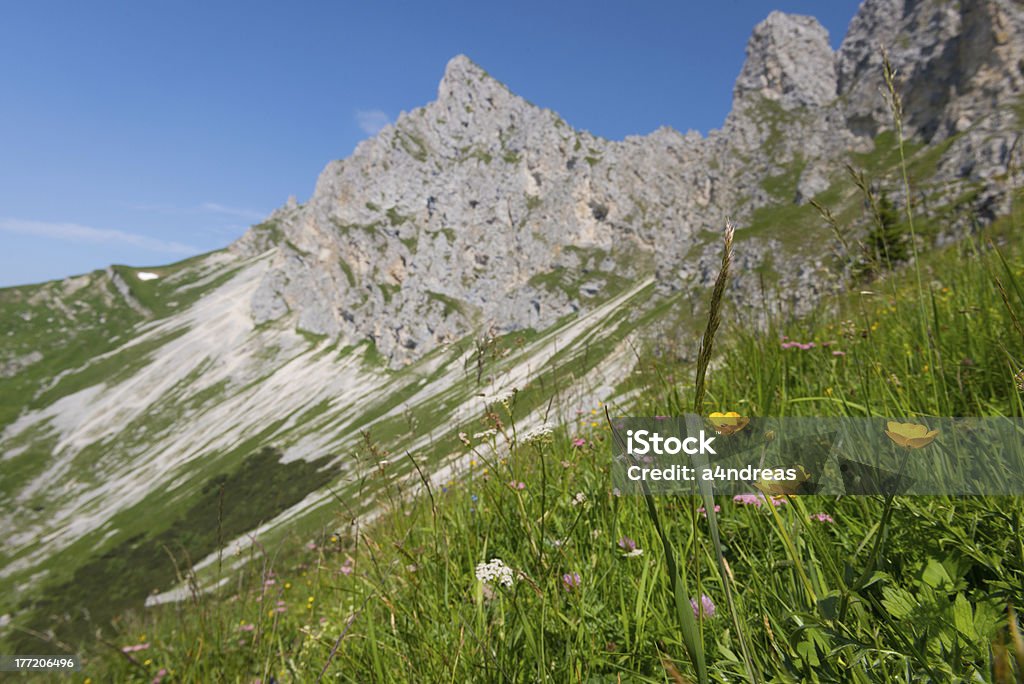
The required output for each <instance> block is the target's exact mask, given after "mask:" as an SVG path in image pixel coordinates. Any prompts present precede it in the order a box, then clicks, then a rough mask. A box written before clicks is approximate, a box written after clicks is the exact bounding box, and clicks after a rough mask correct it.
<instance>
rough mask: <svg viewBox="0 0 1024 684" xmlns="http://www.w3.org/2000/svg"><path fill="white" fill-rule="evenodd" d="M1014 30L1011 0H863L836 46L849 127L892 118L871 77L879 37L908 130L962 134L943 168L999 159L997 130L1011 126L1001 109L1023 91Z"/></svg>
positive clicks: (1020, 18)
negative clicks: (840, 41) (896, 88)
mask: <svg viewBox="0 0 1024 684" xmlns="http://www.w3.org/2000/svg"><path fill="white" fill-rule="evenodd" d="M1022 35H1024V3H1021V2H1020V0H962V1H960V2H951V1H948V0H917V1H913V2H911V1H909V0H866V1H865V2H864V4H863V5H862V7H861V9H860V11H859V12H858V14H857V16H856V17H855V18H854V19H853V21H852V22H851V24H850V30H849V33H848V34H847V36H846V38H845V40H844V41H843V44H842V46H841V47H840V50H839V52H838V55H837V68H838V74H839V88H840V90H841V91H842V92H843V94H844V98H845V109H846V115H847V119H848V122H849V127H850V129H851V130H852V131H854V132H855V133H857V134H860V135H869V136H870V135H874V134H875V133H877V132H878V131H879V130H882V129H885V128H891V127H892V114H891V112H890V109H889V105H888V104H887V102H886V97H885V96H884V95H883V93H882V92H881V88H880V84H879V83H878V77H877V75H878V74H879V73H880V72H881V69H882V56H881V54H880V50H879V46H885V47H886V50H887V51H888V53H889V58H890V61H891V63H892V65H893V67H894V68H895V70H896V76H897V78H896V80H897V85H898V89H899V91H900V95H901V99H902V102H903V109H904V118H905V121H904V124H905V126H906V127H907V131H908V135H913V136H917V137H919V138H920V139H922V140H924V141H926V142H938V141H942V140H944V139H946V138H948V137H950V136H953V135H957V134H965V135H963V136H962V138H963V139H962V140H960V141H958V143H957V145H956V147H957V148H958V150H959V151H957V150H954V154H953V155H951V157H952V158H953V159H954V161H953V162H952V163H950V168H949V169H948V171H949V172H950V173H954V174H958V175H961V176H963V175H968V174H971V173H972V172H974V170H975V166H980V167H983V168H987V169H989V170H991V169H993V168H995V167H998V166H1005V164H1006V161H1007V155H1008V153H1009V147H1010V145H1011V144H1012V140H1009V139H1008V136H1007V135H1005V132H1006V131H1008V130H1013V129H1015V128H1018V129H1019V123H1017V122H1015V121H1014V120H1013V113H1012V111H1011V109H1012V106H1013V104H1014V103H1015V101H1016V100H1017V99H1018V98H1019V97H1020V94H1021V92H1022V90H1024V41H1022V40H1021V39H1020V36H1022ZM982 119H984V121H982ZM979 124H980V125H979ZM957 164H959V165H960V166H961V168H959V169H957V168H953V167H955V166H956V165H957Z"/></svg>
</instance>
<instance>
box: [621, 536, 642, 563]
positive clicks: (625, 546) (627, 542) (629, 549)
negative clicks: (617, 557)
mask: <svg viewBox="0 0 1024 684" xmlns="http://www.w3.org/2000/svg"><path fill="white" fill-rule="evenodd" d="M619 548H620V549H622V550H623V551H625V552H626V553H624V554H623V557H625V558H632V557H634V556H642V555H643V554H644V550H643V549H638V548H637V546H636V542H635V541H633V540H632V539H630V538H629V537H623V538H622V539H620V540H619Z"/></svg>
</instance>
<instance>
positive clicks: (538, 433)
mask: <svg viewBox="0 0 1024 684" xmlns="http://www.w3.org/2000/svg"><path fill="white" fill-rule="evenodd" d="M551 440H552V433H551V427H550V426H548V425H539V426H537V427H535V428H534V429H532V430H530V431H529V432H527V433H526V436H525V437H524V438H523V441H524V442H533V443H535V444H549V443H550V442H551Z"/></svg>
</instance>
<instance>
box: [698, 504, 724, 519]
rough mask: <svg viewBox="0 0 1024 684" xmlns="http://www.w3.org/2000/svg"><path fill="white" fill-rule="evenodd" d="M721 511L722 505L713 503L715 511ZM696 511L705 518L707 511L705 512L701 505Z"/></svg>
mask: <svg viewBox="0 0 1024 684" xmlns="http://www.w3.org/2000/svg"><path fill="white" fill-rule="evenodd" d="M721 511H722V507H721V506H719V505H718V504H715V513H720V512H721ZM697 512H698V513H700V514H701V515H703V516H704V517H705V518H706V517H708V512H707V510H706V509H705V508H704V507H703V506H701V507H700V508H698V509H697Z"/></svg>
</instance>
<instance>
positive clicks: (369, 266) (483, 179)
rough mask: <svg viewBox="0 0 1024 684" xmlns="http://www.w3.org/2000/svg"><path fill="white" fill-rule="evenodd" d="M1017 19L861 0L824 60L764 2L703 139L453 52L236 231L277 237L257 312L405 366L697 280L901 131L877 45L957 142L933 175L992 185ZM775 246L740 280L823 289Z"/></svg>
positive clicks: (921, 124)
mask: <svg viewBox="0 0 1024 684" xmlns="http://www.w3.org/2000/svg"><path fill="white" fill-rule="evenodd" d="M1021 14H1022V12H1021V4H1020V3H1019V2H1015V1H1013V0H970V1H965V2H960V3H953V2H940V1H937V0H932V1H923V0H867V1H866V2H865V3H864V4H863V5H862V7H861V9H860V11H859V13H858V14H857V16H856V17H855V18H854V19H853V21H852V22H851V24H850V30H849V34H848V35H847V37H846V39H845V40H844V41H843V44H842V46H841V48H840V49H839V51H838V52H837V53H833V51H832V50H831V48H830V45H829V39H828V34H827V32H826V31H825V29H824V28H823V27H822V26H821V25H820V24H819V23H818V22H817V21H816V20H815V19H813V18H811V17H804V16H794V15H787V14H783V13H780V12H773V13H772V14H771V15H769V16H768V18H767V19H765V20H764V21H763V22H762V23H761V24H759V25H758V26H757V27H756V28H755V30H754V33H753V35H752V37H751V39H750V42H749V44H748V46H747V59H746V63H745V64H744V66H743V69H742V71H741V72H740V74H739V78H738V79H737V82H736V86H735V91H734V102H733V109H732V112H731V113H730V114H729V116H728V118H727V120H726V122H725V124H724V126H723V127H722V129H721V130H718V131H713V132H712V133H711V134H710V135H709V136H707V137H704V136H701V135H700V134H697V133H693V132H691V133H687V134H686V135H683V134H680V133H678V132H676V131H673V130H671V129H667V128H663V129H660V130H658V131H655V132H654V133H651V134H650V135H647V136H643V137H629V138H627V139H625V140H623V141H609V140H604V139H601V138H598V137H596V136H593V135H590V134H589V133H586V132H583V131H577V130H574V129H573V128H571V127H570V126H569V125H568V124H567V123H566V122H564V121H563V120H562V119H561V118H560V117H559V116H558V115H557V114H555V113H554V112H551V111H549V110H546V109H542V108H539V107H536V106H533V105H531V104H530V103H528V102H526V101H525V100H523V99H522V98H520V97H518V96H516V95H514V94H513V93H511V92H510V91H509V90H508V89H507V88H506V87H505V86H503V85H502V84H501V83H499V82H498V81H496V80H495V79H493V78H491V77H490V76H489V75H488V74H487V73H486V72H485V71H484V70H483V69H481V68H480V67H479V66H477V65H476V64H474V63H473V62H472V61H470V60H469V59H468V58H466V57H464V56H458V57H455V58H454V59H452V60H451V62H449V64H448V66H447V68H446V70H445V73H444V77H443V79H442V80H441V84H440V86H439V88H438V94H437V99H436V100H435V101H434V102H432V103H430V104H428V105H426V106H425V107H422V108H420V109H416V110H414V111H411V112H408V113H403V114H402V115H401V116H400V117H399V118H398V120H397V121H396V122H395V123H394V124H393V125H390V126H388V127H386V128H384V129H383V130H382V131H380V133H379V134H377V135H376V136H375V137H374V138H371V139H369V140H366V141H364V142H363V143H361V144H360V145H359V146H358V147H357V149H356V150H355V152H354V153H353V154H352V155H351V156H350V157H349V158H347V159H345V160H341V161H336V162H332V163H331V164H329V165H328V166H327V168H326V169H325V170H324V171H323V173H322V174H321V176H320V179H319V181H318V182H317V185H316V189H315V191H314V193H313V195H312V197H311V198H310V200H309V201H308V202H307V203H305V204H303V205H298V204H295V203H290V204H289V205H287V206H285V207H283V208H281V209H280V210H278V211H277V212H275V213H274V214H273V215H272V216H271V217H270V219H269V220H268V221H267V222H265V223H264V224H261V225H259V226H256V227H254V228H253V229H252V230H251V231H250V232H249V233H248V234H247V235H246V236H245V237H243V238H242V239H241V240H240V241H239V242H238V243H237V244H236V245H235V246H234V250H235V251H237V252H239V253H241V254H244V255H254V254H258V253H262V252H266V251H270V252H271V254H270V256H269V258H270V259H272V261H273V267H272V268H271V269H270V271H269V272H268V274H267V275H266V277H265V278H264V280H263V282H262V283H261V284H260V286H259V288H258V290H257V292H256V294H255V296H254V298H253V302H252V315H253V316H254V318H255V319H256V320H257V321H258V322H269V321H274V320H285V321H288V322H289V324H293V325H295V326H296V327H298V328H300V329H303V330H306V331H309V332H312V333H316V334H323V335H329V336H331V337H335V338H337V339H339V340H341V341H342V342H343V343H346V344H355V343H358V342H360V341H362V340H365V339H370V340H372V341H373V342H374V343H375V344H376V347H377V349H378V350H379V351H380V353H382V354H383V355H384V356H385V357H386V358H387V359H388V360H389V363H390V364H391V365H392V366H399V365H402V364H403V363H406V362H409V361H411V360H414V359H416V358H418V357H419V356H421V355H423V354H424V353H426V352H428V351H429V350H431V349H433V348H435V347H436V346H438V345H439V344H443V343H445V342H447V341H450V340H454V339H457V338H459V337H462V336H465V335H467V334H469V333H471V332H474V331H478V330H487V329H491V330H495V331H498V332H501V331H508V330H515V329H519V328H524V327H533V328H542V327H545V326H546V325H549V324H551V323H552V322H554V321H555V320H558V319H559V318H560V317H562V316H565V315H566V314H571V313H573V312H576V311H579V310H580V309H581V308H585V307H587V306H588V305H589V304H590V303H591V302H595V301H598V300H600V299H602V298H603V297H604V296H606V295H607V294H610V293H612V292H614V291H615V290H616V289H617V288H619V287H620V286H621V285H622V283H624V282H627V281H634V280H636V279H637V278H639V277H641V276H646V275H654V276H656V277H657V279H658V282H659V286H660V287H659V289H660V291H661V292H662V293H665V292H671V291H675V290H679V289H681V288H685V287H691V286H693V285H700V284H704V283H706V281H707V279H708V278H709V277H710V274H711V273H712V272H713V270H714V268H713V264H714V263H715V252H716V250H717V244H716V242H715V240H714V239H713V236H714V235H715V234H717V233H719V232H720V231H721V227H722V225H723V223H724V221H725V219H726V217H727V216H732V217H734V218H735V220H736V221H737V222H738V223H739V224H740V226H741V228H742V227H744V225H745V223H747V222H749V219H751V217H752V216H754V215H755V212H756V210H757V209H758V208H760V207H766V206H770V205H773V204H774V205H778V204H783V205H784V204H795V205H799V204H803V203H805V202H806V201H807V200H808V199H810V198H812V197H814V196H815V195H817V194H819V193H821V192H823V191H825V190H826V189H828V188H829V187H830V185H831V184H832V183H833V182H834V180H835V178H836V175H837V172H838V171H839V170H841V168H842V165H843V163H844V162H845V161H846V159H847V156H848V154H849V152H850V150H860V151H865V150H870V149H871V147H872V144H873V143H872V140H873V138H874V136H876V135H877V134H878V133H879V132H881V131H882V130H884V129H886V128H887V127H891V125H892V124H891V121H892V119H891V115H890V113H889V110H888V107H887V105H886V101H885V98H884V97H883V95H882V93H881V87H882V67H881V56H880V53H879V50H878V48H879V45H885V46H887V49H888V50H889V54H890V58H891V60H892V62H893V64H894V65H895V67H896V68H897V69H898V71H899V75H900V87H901V91H902V92H903V93H904V94H903V100H904V105H905V110H906V126H907V132H908V135H913V136H915V137H916V138H917V139H919V140H920V141H922V142H925V143H929V144H938V143H940V142H942V141H944V140H948V139H950V138H955V142H954V143H952V145H951V151H950V153H949V154H948V155H946V156H945V157H943V159H942V162H941V165H940V167H939V171H940V172H941V174H942V176H941V177H942V178H943V179H946V180H952V179H968V180H970V181H972V182H974V181H984V180H985V179H991V178H992V177H993V176H994V175H995V174H996V173H997V172H998V169H1000V168H1001V166H1002V167H1005V164H1006V160H1007V155H1008V150H1009V148H1010V145H1011V144H1012V140H1011V132H1012V131H1013V130H1016V128H1017V124H1016V119H1015V115H1014V112H1013V110H1012V107H1011V105H1012V104H1013V103H1014V102H1017V101H1019V98H1020V94H1021V92H1022V85H1024V83H1022V81H1024V76H1022V66H1021V65H1022V62H1021V54H1022V53H1021V49H1022V42H1024V41H1022V40H1021V39H1020V38H1019V36H1021V35H1024V32H1022V31H1021V28H1022V26H1021V22H1022V20H1021ZM1015 98H1016V99H1015ZM769 181H773V182H769ZM985 192H987V193H989V195H993V194H995V195H998V194H999V192H1000V191H999V188H998V187H997V186H996V185H995V184H993V183H989V184H988V185H987V186H986V187H985ZM741 232H742V231H741ZM824 235H825V234H824V232H823V233H822V234H821V235H819V236H818V237H817V238H815V239H814V240H800V241H798V242H800V243H801V244H804V243H806V244H810V243H819V244H820V243H823V242H825V241H826V240H823V239H822V238H823V237H824ZM780 240H781V238H780V237H779V236H776V235H773V234H771V232H770V231H768V232H765V231H761V233H759V234H757V235H752V236H751V243H750V244H752V245H753V246H754V249H752V250H748V256H747V257H746V259H747V263H746V266H747V267H748V272H747V273H746V274H743V273H741V274H740V276H739V284H738V285H737V287H740V288H743V287H750V286H752V283H753V270H754V269H757V268H759V267H760V266H762V265H763V264H764V256H763V255H764V254H768V253H772V254H773V256H774V259H775V264H776V270H777V271H778V279H779V283H778V285H779V287H781V288H787V287H795V286H800V288H801V291H802V292H806V293H808V296H807V297H805V298H804V299H802V300H801V301H800V302H797V307H798V308H800V307H807V306H809V305H810V303H812V302H813V299H814V296H815V294H816V293H819V292H820V291H824V290H825V289H827V288H826V285H827V283H826V282H825V280H827V279H824V280H823V279H817V280H816V279H815V277H811V276H808V275H807V274H809V273H811V274H813V273H817V272H819V271H821V270H822V268H823V265H822V264H823V262H822V252H823V250H820V249H819V250H818V251H817V252H816V253H811V252H814V250H807V249H803V248H802V246H801V245H798V248H796V249H792V248H791V246H787V245H786V244H783V243H784V241H782V242H780ZM791 242H792V240H791ZM787 252H788V253H787ZM780 259H785V260H788V261H789V263H788V266H787V267H786V268H781V269H780V268H778V264H779V261H780Z"/></svg>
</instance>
